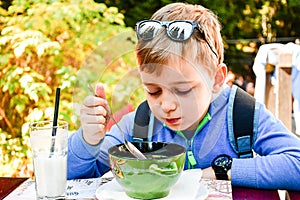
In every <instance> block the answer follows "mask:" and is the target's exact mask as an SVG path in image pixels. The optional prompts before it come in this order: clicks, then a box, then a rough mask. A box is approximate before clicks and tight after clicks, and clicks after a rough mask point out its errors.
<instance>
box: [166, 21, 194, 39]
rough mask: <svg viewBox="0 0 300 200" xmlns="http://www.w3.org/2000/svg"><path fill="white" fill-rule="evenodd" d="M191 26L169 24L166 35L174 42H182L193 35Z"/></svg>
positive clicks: (179, 23) (182, 23) (181, 23)
mask: <svg viewBox="0 0 300 200" xmlns="http://www.w3.org/2000/svg"><path fill="white" fill-rule="evenodd" d="M193 29H194V28H193V25H192V24H191V23H188V22H173V23H170V24H169V27H168V30H167V32H168V34H169V36H170V37H171V38H172V39H173V40H176V41H184V40H187V39H189V38H190V37H191V35H192V33H193Z"/></svg>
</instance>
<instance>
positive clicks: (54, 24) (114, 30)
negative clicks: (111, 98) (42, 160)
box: [0, 0, 133, 176]
mask: <svg viewBox="0 0 300 200" xmlns="http://www.w3.org/2000/svg"><path fill="white" fill-rule="evenodd" d="M123 20H124V16H123V14H121V13H119V12H118V9H117V8H115V7H107V6H106V5H105V4H101V3H95V2H94V1H92V0H67V1H65V0H64V1H63V0H61V1H57V0H52V1H51V0H48V1H47V0H39V1H37V0H29V1H22V0H14V1H13V2H12V5H11V6H10V7H9V8H8V11H7V12H0V31H1V36H0V69H1V70H0V136H1V137H0V163H1V165H0V168H1V172H0V175H1V176H31V174H32V167H31V153H30V144H29V131H28V127H29V123H30V122H32V121H38V120H48V119H52V117H53V110H54V99H55V94H54V93H55V92H54V91H55V89H56V87H60V88H61V89H62V91H61V99H60V111H59V119H62V120H65V121H67V122H68V123H69V130H70V133H71V132H72V131H74V130H75V129H76V128H78V124H77V122H76V120H75V119H74V107H73V96H74V85H75V83H76V82H77V81H78V80H77V79H78V75H77V72H78V70H79V69H81V68H82V66H83V63H84V61H85V59H86V58H87V57H88V56H89V55H90V54H91V53H92V52H93V51H94V49H95V48H96V47H97V46H98V45H99V44H101V43H102V42H103V41H105V40H107V39H108V38H111V37H113V36H115V35H118V34H119V33H121V32H125V31H128V30H132V29H131V28H126V27H125V24H124V21H123ZM130 57H131V56H130ZM128 60H132V58H124V59H123V58H122V59H121V58H120V60H119V62H121V65H122V66H125V69H124V70H123V71H122V69H118V67H119V65H114V66H112V67H111V68H116V69H109V70H110V71H118V73H124V72H126V70H128V69H129V68H132V67H133V65H130V66H128V65H129V64H128V63H132V62H131V61H128ZM94 64H96V63H94ZM126 66H127V67H126ZM102 81H104V82H105V81H106V80H105V79H103V80H102ZM117 82H118V80H115V81H111V82H109V84H108V87H113V85H114V84H117ZM81 98H82V99H83V98H84V96H81Z"/></svg>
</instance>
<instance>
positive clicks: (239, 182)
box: [231, 159, 257, 188]
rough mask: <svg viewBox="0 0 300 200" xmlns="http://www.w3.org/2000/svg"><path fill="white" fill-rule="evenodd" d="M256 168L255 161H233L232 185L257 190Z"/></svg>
mask: <svg viewBox="0 0 300 200" xmlns="http://www.w3.org/2000/svg"><path fill="white" fill-rule="evenodd" d="M255 171H256V167H255V161H254V159H233V161H232V166H231V184H232V185H235V186H243V187H252V188H256V187H257V183H256V172H255Z"/></svg>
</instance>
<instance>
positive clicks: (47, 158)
mask: <svg viewBox="0 0 300 200" xmlns="http://www.w3.org/2000/svg"><path fill="white" fill-rule="evenodd" d="M51 123H52V122H48V121H45V122H37V124H38V125H36V124H33V125H31V133H30V143H31V147H32V152H33V166H34V177H35V188H36V194H37V199H63V198H65V196H66V187H67V152H68V127H67V123H66V122H64V123H63V122H58V127H57V129H56V134H55V136H53V135H52V130H53V128H52V126H51ZM34 125H35V126H34Z"/></svg>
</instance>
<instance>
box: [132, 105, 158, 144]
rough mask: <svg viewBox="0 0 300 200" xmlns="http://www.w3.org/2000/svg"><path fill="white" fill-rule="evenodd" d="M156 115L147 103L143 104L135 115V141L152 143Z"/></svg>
mask: <svg viewBox="0 0 300 200" xmlns="http://www.w3.org/2000/svg"><path fill="white" fill-rule="evenodd" d="M153 126H154V115H153V114H152V112H151V111H150V108H149V105H148V102H147V101H144V102H142V103H141V104H140V105H139V106H138V108H137V110H136V113H135V117H134V127H133V141H136V142H137V141H150V140H151V138H152V134H153Z"/></svg>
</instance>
